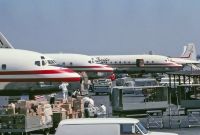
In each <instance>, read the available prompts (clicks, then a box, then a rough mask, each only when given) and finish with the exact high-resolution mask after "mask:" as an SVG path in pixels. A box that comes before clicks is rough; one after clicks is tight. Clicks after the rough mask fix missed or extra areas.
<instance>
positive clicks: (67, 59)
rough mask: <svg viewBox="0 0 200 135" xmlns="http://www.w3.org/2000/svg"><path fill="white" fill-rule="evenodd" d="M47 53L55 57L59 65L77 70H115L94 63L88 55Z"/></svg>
mask: <svg viewBox="0 0 200 135" xmlns="http://www.w3.org/2000/svg"><path fill="white" fill-rule="evenodd" d="M45 55H46V56H48V57H50V58H52V59H54V60H55V61H56V63H57V64H58V65H59V66H61V67H67V68H70V69H73V70H74V71H77V72H82V71H85V72H113V68H112V67H110V66H108V65H103V64H97V63H94V62H92V61H91V57H90V56H88V55H83V54H67V53H57V54H56V53H52V54H45Z"/></svg>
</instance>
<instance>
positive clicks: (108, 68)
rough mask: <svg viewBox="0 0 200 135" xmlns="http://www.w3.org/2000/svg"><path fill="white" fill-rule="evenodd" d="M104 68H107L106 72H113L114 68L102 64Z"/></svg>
mask: <svg viewBox="0 0 200 135" xmlns="http://www.w3.org/2000/svg"><path fill="white" fill-rule="evenodd" d="M103 67H104V69H105V70H107V72H113V71H114V69H113V68H112V67H111V66H108V65H103Z"/></svg>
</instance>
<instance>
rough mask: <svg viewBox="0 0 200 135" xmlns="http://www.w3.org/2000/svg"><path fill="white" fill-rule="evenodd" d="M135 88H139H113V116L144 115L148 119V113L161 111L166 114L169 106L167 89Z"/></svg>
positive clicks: (158, 87) (152, 87)
mask: <svg viewBox="0 0 200 135" xmlns="http://www.w3.org/2000/svg"><path fill="white" fill-rule="evenodd" d="M135 88H137V87H123V86H116V87H113V89H112V94H111V103H112V110H113V115H117V116H125V117H129V116H131V115H134V116H135V117H136V116H137V115H138V116H142V115H144V116H145V117H146V114H147V113H146V112H147V111H150V110H161V111H162V112H164V111H165V110H166V109H167V107H168V106H169V105H168V89H167V88H166V87H163V86H151V87H142V88H141V89H138V88H137V89H135ZM144 116H143V117H144Z"/></svg>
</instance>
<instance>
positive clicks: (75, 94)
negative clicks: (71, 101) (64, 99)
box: [72, 89, 81, 98]
mask: <svg viewBox="0 0 200 135" xmlns="http://www.w3.org/2000/svg"><path fill="white" fill-rule="evenodd" d="M80 95H81V93H80V90H79V89H77V90H75V91H74V92H73V93H72V98H77V96H80Z"/></svg>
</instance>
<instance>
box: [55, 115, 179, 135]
mask: <svg viewBox="0 0 200 135" xmlns="http://www.w3.org/2000/svg"><path fill="white" fill-rule="evenodd" d="M94 134H95V135H127V134H130V135H177V134H175V133H166V132H165V133H162V132H150V131H147V130H146V128H145V127H144V126H143V125H142V124H141V123H140V121H139V120H138V119H133V118H82V119H67V120H63V121H61V122H60V123H59V126H58V128H57V130H56V133H55V135H94Z"/></svg>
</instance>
